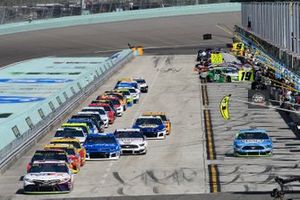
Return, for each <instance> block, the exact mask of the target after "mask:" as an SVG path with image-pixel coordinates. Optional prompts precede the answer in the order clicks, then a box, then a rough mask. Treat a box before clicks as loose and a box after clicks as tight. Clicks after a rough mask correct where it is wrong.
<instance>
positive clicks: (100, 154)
mask: <svg viewBox="0 0 300 200" xmlns="http://www.w3.org/2000/svg"><path fill="white" fill-rule="evenodd" d="M83 146H84V147H85V149H86V160H117V159H119V157H120V153H121V147H120V144H119V142H118V141H117V139H116V137H115V136H114V134H112V133H106V134H88V136H87V138H86V140H85V142H84V144H83Z"/></svg>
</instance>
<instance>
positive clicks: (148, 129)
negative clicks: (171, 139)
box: [132, 116, 167, 139]
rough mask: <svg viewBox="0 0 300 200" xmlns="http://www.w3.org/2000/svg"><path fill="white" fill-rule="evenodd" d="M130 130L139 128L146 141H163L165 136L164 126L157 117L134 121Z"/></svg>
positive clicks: (146, 117)
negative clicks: (151, 139) (150, 139)
mask: <svg viewBox="0 0 300 200" xmlns="http://www.w3.org/2000/svg"><path fill="white" fill-rule="evenodd" d="M132 128H139V129H140V130H141V132H142V133H143V134H144V136H146V137H147V139H149V138H153V139H165V138H166V134H167V132H166V126H165V124H164V122H163V121H162V120H161V118H160V117H158V116H155V117H154V116H141V117H139V118H137V119H136V121H135V123H134V124H133V126H132Z"/></svg>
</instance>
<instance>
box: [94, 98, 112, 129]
mask: <svg viewBox="0 0 300 200" xmlns="http://www.w3.org/2000/svg"><path fill="white" fill-rule="evenodd" d="M89 106H90V107H103V108H104V110H105V111H106V112H107V114H108V121H109V123H110V124H113V123H114V121H115V119H116V112H115V110H114V109H113V108H112V107H111V106H110V105H109V104H107V103H91V104H89Z"/></svg>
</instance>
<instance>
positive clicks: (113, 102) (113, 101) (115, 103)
mask: <svg viewBox="0 0 300 200" xmlns="http://www.w3.org/2000/svg"><path fill="white" fill-rule="evenodd" d="M97 100H103V101H102V102H101V103H107V102H108V101H109V102H111V105H112V106H113V107H114V109H115V110H116V113H117V116H118V117H121V116H122V115H123V112H124V106H123V105H122V103H121V101H120V100H119V99H118V98H117V97H113V96H106V95H101V96H98V97H97Z"/></svg>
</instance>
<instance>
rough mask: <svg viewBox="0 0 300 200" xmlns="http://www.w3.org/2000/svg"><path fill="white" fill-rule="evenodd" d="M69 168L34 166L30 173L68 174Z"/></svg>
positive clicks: (53, 164)
mask: <svg viewBox="0 0 300 200" xmlns="http://www.w3.org/2000/svg"><path fill="white" fill-rule="evenodd" d="M68 171H69V170H68V167H67V166H66V165H64V164H56V163H45V164H33V165H32V167H31V168H30V171H29V173H41V172H59V173H68Z"/></svg>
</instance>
